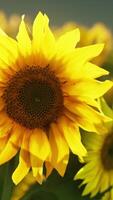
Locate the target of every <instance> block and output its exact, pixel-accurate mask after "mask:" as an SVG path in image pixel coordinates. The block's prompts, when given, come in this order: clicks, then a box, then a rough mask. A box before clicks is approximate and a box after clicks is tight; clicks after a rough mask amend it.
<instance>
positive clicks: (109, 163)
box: [101, 134, 113, 170]
mask: <svg viewBox="0 0 113 200" xmlns="http://www.w3.org/2000/svg"><path fill="white" fill-rule="evenodd" d="M101 160H102V164H103V166H104V168H105V169H106V170H113V135H112V134H109V135H107V137H106V139H105V141H104V144H103V146H102V149H101Z"/></svg>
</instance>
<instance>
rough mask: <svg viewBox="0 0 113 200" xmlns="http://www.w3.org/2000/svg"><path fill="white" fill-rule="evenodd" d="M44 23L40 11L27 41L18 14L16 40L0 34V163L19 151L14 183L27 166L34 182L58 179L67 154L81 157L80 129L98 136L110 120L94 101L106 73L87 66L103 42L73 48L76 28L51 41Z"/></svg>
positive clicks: (105, 85) (105, 84) (106, 87)
mask: <svg viewBox="0 0 113 200" xmlns="http://www.w3.org/2000/svg"><path fill="white" fill-rule="evenodd" d="M48 23H49V19H48V17H47V16H46V15H45V14H44V15H43V14H42V13H41V12H39V14H38V15H37V16H36V18H35V20H34V23H33V32H32V37H31V34H30V36H29V32H28V30H27V27H26V24H25V22H24V16H23V17H22V21H21V23H20V26H19V32H18V34H17V37H16V38H17V40H14V39H12V38H10V37H9V36H8V35H7V34H5V32H3V31H2V30H0V54H1V56H0V164H3V163H5V162H7V161H9V160H10V159H11V158H12V157H14V156H15V155H16V154H17V152H18V151H19V150H20V153H19V164H18V166H17V168H16V170H15V171H14V173H13V176H12V178H13V181H14V183H15V184H18V183H19V182H20V181H21V180H22V179H23V178H24V177H25V176H26V175H27V173H28V172H29V170H30V169H31V168H32V172H33V176H34V177H35V179H36V180H37V181H38V182H39V183H42V181H43V180H44V179H45V175H46V177H47V176H48V175H49V174H50V173H51V171H52V169H53V168H55V169H56V170H57V171H58V172H59V174H60V175H61V176H63V175H64V173H65V170H66V167H67V164H68V160H69V153H70V150H71V151H72V152H73V153H74V154H76V155H78V156H79V157H80V159H82V157H83V156H85V154H86V149H85V147H84V146H83V144H82V142H81V136H80V132H79V127H80V128H82V129H84V130H86V131H92V132H98V133H103V132H106V127H105V126H104V121H109V118H108V117H106V116H105V115H104V114H103V113H101V112H100V111H99V104H98V101H97V98H99V97H100V96H102V95H103V94H104V93H105V92H106V91H107V90H109V89H110V88H111V87H112V85H113V83H112V82H111V81H109V80H106V81H103V82H101V81H98V80H96V78H98V77H100V76H103V75H107V74H108V71H106V70H104V69H102V68H99V67H98V66H96V65H95V64H92V63H91V62H90V60H92V59H93V58H94V57H96V56H98V55H99V54H100V53H101V51H102V49H103V44H97V45H91V46H87V47H83V48H75V46H76V44H77V43H78V42H79V40H80V33H79V30H78V29H75V30H72V31H69V32H67V33H65V34H63V35H62V36H60V37H59V38H58V39H55V37H54V35H53V33H52V32H51V30H50V28H49V25H48ZM100 124H103V127H102V126H101V125H100ZM100 129H101V132H100ZM44 167H45V168H46V174H45V173H44Z"/></svg>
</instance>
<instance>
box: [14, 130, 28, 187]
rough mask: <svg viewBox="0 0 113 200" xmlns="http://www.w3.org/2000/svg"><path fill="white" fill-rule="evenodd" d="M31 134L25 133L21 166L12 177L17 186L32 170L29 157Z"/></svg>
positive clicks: (20, 158)
mask: <svg viewBox="0 0 113 200" xmlns="http://www.w3.org/2000/svg"><path fill="white" fill-rule="evenodd" d="M29 138H30V134H29V133H24V136H23V140H22V145H21V151H20V155H19V164H18V166H17V168H16V170H15V171H14V173H13V175H12V179H13V182H14V183H15V184H16V185H17V184H18V183H19V182H20V181H22V179H23V178H24V177H25V176H26V175H27V174H28V172H29V170H30V157H29Z"/></svg>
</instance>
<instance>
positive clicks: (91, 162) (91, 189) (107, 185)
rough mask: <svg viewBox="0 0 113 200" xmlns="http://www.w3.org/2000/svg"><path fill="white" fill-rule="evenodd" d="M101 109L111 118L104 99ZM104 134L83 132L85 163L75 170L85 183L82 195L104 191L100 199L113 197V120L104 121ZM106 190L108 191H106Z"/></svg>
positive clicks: (76, 177) (111, 112)
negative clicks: (85, 152) (105, 130)
mask: <svg viewBox="0 0 113 200" xmlns="http://www.w3.org/2000/svg"><path fill="white" fill-rule="evenodd" d="M100 107H101V109H102V111H103V112H104V113H105V114H106V115H107V116H109V117H111V118H112V119H113V110H112V109H111V108H110V107H108V105H107V104H106V102H105V100H104V99H101V100H100ZM106 127H107V129H108V131H107V133H106V134H105V135H103V136H102V135H97V134H94V133H90V134H89V133H85V134H84V135H83V143H84V145H85V147H86V149H87V151H88V153H87V156H86V157H85V158H84V162H85V165H84V166H83V167H82V168H81V169H80V170H79V171H78V172H77V174H76V175H75V179H76V180H77V179H83V182H82V183H81V185H84V184H85V189H84V190H83V193H82V195H87V194H89V193H90V197H94V196H95V195H96V194H97V193H99V192H100V193H105V194H104V196H103V197H102V198H101V199H102V200H112V199H113V189H112V188H113V122H110V123H106ZM107 190H108V191H107Z"/></svg>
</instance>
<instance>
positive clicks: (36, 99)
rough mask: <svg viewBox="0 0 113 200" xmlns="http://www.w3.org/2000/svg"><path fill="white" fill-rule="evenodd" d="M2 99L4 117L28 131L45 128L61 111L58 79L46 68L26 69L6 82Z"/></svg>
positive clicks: (61, 102) (60, 93)
mask: <svg viewBox="0 0 113 200" xmlns="http://www.w3.org/2000/svg"><path fill="white" fill-rule="evenodd" d="M3 99H4V101H5V108H6V112H7V114H8V116H9V117H10V118H12V119H13V120H14V121H15V122H17V123H19V124H21V125H23V126H25V127H26V128H29V129H34V128H46V127H48V126H49V125H50V123H51V122H54V121H55V120H56V119H57V118H58V117H59V115H61V113H62V109H63V94H62V90H61V85H60V81H59V79H58V78H57V77H56V76H55V74H54V73H53V72H52V71H51V70H50V69H49V67H45V68H40V67H26V68H24V69H22V70H20V71H18V72H17V73H16V74H15V75H14V76H13V77H12V78H11V79H10V81H9V82H8V84H7V86H6V88H5V90H4V95H3Z"/></svg>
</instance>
